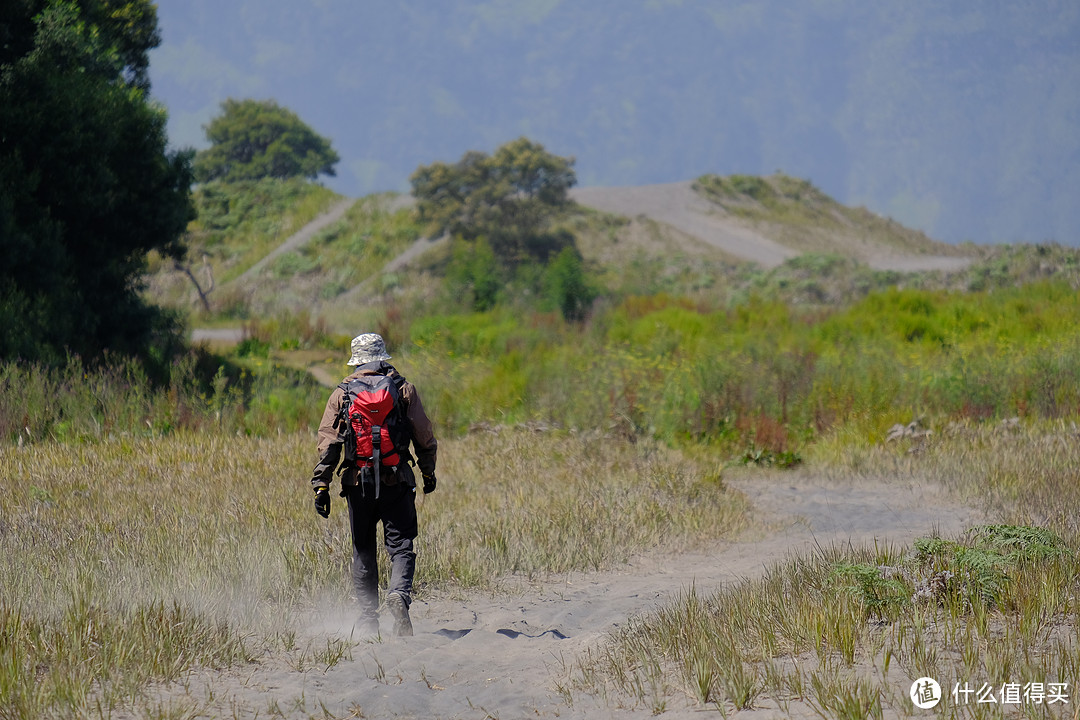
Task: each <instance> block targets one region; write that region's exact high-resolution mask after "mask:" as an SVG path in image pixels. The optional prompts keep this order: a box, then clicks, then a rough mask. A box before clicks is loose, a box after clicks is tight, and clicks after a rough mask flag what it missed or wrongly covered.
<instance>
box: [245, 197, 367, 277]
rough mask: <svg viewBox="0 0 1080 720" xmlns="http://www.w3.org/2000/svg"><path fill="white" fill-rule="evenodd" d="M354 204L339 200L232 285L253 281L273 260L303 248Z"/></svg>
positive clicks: (246, 271) (347, 200)
mask: <svg viewBox="0 0 1080 720" xmlns="http://www.w3.org/2000/svg"><path fill="white" fill-rule="evenodd" d="M355 203H356V200H354V199H352V198H344V199H342V200H339V201H338V202H337V203H335V204H334V205H333V206H331V207H330V209H329V210H327V211H326V212H324V213H322V214H321V215H318V216H316V217H315V218H314V219H313V220H312V221H311V222H309V223H308V224H307V225H305V226H304V227H302V228H300V229H299V230H297V231H296V232H295V233H293V234H292V235H290V236H289V237H288V238H286V239H285V242H283V243H281V244H280V245H278V246H277V247H276V248H274V249H273V250H271V251H270V252H268V253H267V254H266V256H265V257H263V258H261V259H260V260H259V261H258V262H257V263H255V264H254V265H252V266H251V267H249V268H248V269H247V270H245V271H244V272H243V273H242V274H241V275H240V276H239V277H237V278H236V279H235V280H233V282H234V283H237V284H241V283H245V282H247V281H249V280H254V279H255V278H256V277H258V275H259V273H260V272H262V269H263V268H265V267H266V266H267V265H269V264H270V263H272V262H273V261H274V260H275V259H277V258H279V257H281V256H282V255H284V254H285V253H287V252H292V251H293V250H296V249H297V248H300V247H303V246H304V245H307V244H308V243H309V242H311V240H312V238H314V237H315V236H316V235H318V234H319V233H320V232H322V231H323V230H325V229H326V228H328V227H330V226H331V225H333V224H334V223H336V222H337V221H338V220H340V219H341V218H343V217H345V213H346V212H348V210H349V208H351V207H352V206H353V205H354V204H355Z"/></svg>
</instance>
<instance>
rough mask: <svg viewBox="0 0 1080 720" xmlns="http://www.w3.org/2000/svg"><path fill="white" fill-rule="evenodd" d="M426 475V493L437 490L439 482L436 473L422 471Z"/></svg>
mask: <svg viewBox="0 0 1080 720" xmlns="http://www.w3.org/2000/svg"><path fill="white" fill-rule="evenodd" d="M422 474H423V476H424V494H425V495H427V494H428V493H433V492H435V484H436V483H437V482H438V481H437V480H436V479H435V473H433V472H431V473H422Z"/></svg>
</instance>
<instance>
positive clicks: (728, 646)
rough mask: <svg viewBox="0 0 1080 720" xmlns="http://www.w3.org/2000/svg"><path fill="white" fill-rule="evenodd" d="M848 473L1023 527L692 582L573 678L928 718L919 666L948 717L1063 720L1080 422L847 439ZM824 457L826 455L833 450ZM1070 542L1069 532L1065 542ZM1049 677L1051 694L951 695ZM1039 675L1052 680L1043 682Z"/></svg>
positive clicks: (1076, 625)
mask: <svg viewBox="0 0 1080 720" xmlns="http://www.w3.org/2000/svg"><path fill="white" fill-rule="evenodd" d="M830 452H831V453H833V455H832V457H831V458H830V460H831V462H829V465H828V472H830V473H832V474H834V475H835V476H836V477H837V478H838V479H844V478H847V479H849V480H850V481H851V482H853V483H855V482H858V480H859V479H860V477H863V476H869V477H890V478H896V479H907V478H911V479H917V480H918V481H920V482H928V481H929V482H938V483H941V484H943V485H945V486H947V487H950V488H953V489H954V490H955V491H956V492H957V493H959V494H960V495H961V496H962V497H964V498H967V499H968V500H970V501H972V502H978V503H980V504H982V505H984V506H985V508H986V509H987V511H988V512H990V513H991V514H992V516H994V517H996V518H999V519H1000V520H1002V521H1003V522H1007V523H1024V524H1022V525H1004V524H1003V525H993V526H987V527H985V528H974V529H972V530H971V531H969V533H967V534H966V535H964V536H963V537H960V538H947V539H945V538H929V539H926V540H923V541H919V542H917V543H916V544H915V546H914V547H912V548H893V547H886V546H878V547H875V548H844V549H823V550H821V551H820V552H819V553H817V554H815V555H814V556H811V557H804V558H799V559H796V560H794V561H791V562H788V563H786V564H782V565H778V566H776V567H773V568H772V569H770V570H769V571H768V572H767V573H766V574H765V576H764V577H763V578H761V579H757V580H753V581H747V582H744V583H742V584H740V585H738V586H735V587H732V588H729V589H725V590H722V591H720V592H717V593H714V594H712V595H709V596H701V595H699V594H697V593H695V592H694V591H693V590H692V589H691V590H690V591H689V592H687V594H686V595H685V596H684V597H682V598H681V599H680V600H678V601H676V602H674V603H673V604H671V605H670V606H668V607H665V608H662V609H660V610H659V611H657V612H656V613H654V614H652V615H649V616H647V617H644V618H639V619H637V620H636V621H635V622H634V623H633V624H631V625H630V626H629V627H628V628H626V629H625V630H624V631H623V632H621V633H619V634H618V635H617V636H615V637H613V638H611V639H610V641H609V642H608V643H607V644H605V645H603V646H601V647H600V648H599V649H597V650H596V651H594V652H592V653H590V654H589V655H587V656H586V657H584V658H582V659H581V660H580V661H579V663H578V665H577V670H576V672H575V673H574V674H573V676H572V681H573V682H574V683H576V684H577V687H578V688H579V689H584V690H586V691H588V692H591V693H599V694H603V695H607V696H608V697H609V698H610V700H611V702H613V703H615V704H626V705H633V706H637V707H640V706H644V707H651V708H653V709H654V710H657V709H661V708H666V707H669V706H671V705H673V704H675V703H688V704H689V705H691V706H715V707H717V708H719V709H720V710H721V711H723V712H725V713H727V712H729V711H733V710H739V709H743V708H750V707H758V708H772V709H773V710H774V711H778V712H782V713H784V714H788V713H790V712H795V711H796V710H797V711H798V712H800V713H815V714H818V715H821V716H822V717H826V718H833V717H836V718H857V717H882V716H884V715H885V714H886V713H888V714H890V715H896V714H899V715H908V714H911V713H913V712H919V711H917V710H916V709H915V707H914V706H913V705H912V703H911V700H910V699H909V698H908V691H909V689H910V686H911V684H912V682H913V680H915V679H916V678H919V677H922V676H930V677H934V678H937V679H938V680H939V682H940V683H941V685H942V687H943V688H944V695H945V698H944V700H943V702H942V704H941V705H940V706H939V708H938V710H937V712H939V713H940V714H943V715H944V716H946V717H1000V716H1002V709H1004V710H1005V712H1006V714H1008V715H1014V714H1015V715H1019V714H1023V715H1024V716H1026V717H1059V716H1061V714H1062V713H1063V712H1066V713H1067V712H1068V710H1069V709H1071V707H1072V706H1071V705H1069V706H1065V705H1064V704H1063V703H1061V702H1057V703H1053V704H1051V703H1050V702H1049V700H1048V698H1049V694H1050V691H1051V685H1050V684H1051V683H1068V687H1067V688H1066V689H1065V692H1066V694H1068V695H1069V697H1070V702H1075V699H1076V698H1075V682H1076V678H1077V677H1078V676H1080V617H1078V615H1080V603H1078V601H1077V599H1078V597H1080V557H1078V556H1077V553H1076V548H1077V537H1078V525H1077V517H1076V508H1077V507H1080V502H1078V499H1080V497H1078V496H1080V488H1078V487H1077V483H1076V482H1075V477H1076V474H1075V468H1076V467H1077V466H1078V464H1080V448H1078V446H1077V443H1076V432H1075V430H1074V428H1073V427H1072V426H1071V425H1070V426H1063V425H1061V424H1058V425H1047V424H1042V425H1030V426H1022V425H1018V424H1013V423H1008V424H1003V425H995V426H977V427H976V426H953V427H951V428H950V429H949V431H948V432H945V433H939V434H938V435H936V436H934V435H931V436H929V439H927V438H923V439H919V440H915V441H905V442H904V443H902V444H899V445H890V446H877V447H866V448H862V449H860V450H857V451H852V450H851V445H850V444H849V443H843V442H839V441H838V442H837V443H836V444H835V445H834V446H832V447H831V448H829V447H828V446H825V447H823V448H822V449H820V450H819V454H820V455H821V456H828V455H829V454H830ZM817 461H818V462H819V463H820V462H821V457H818V458H817ZM1062 538H1064V539H1062ZM956 683H959V684H960V687H959V689H960V690H961V692H962V691H963V690H964V689H965V688H967V687H968V686H970V687H971V689H973V690H975V691H978V690H979V689H981V687H982V685H983V684H984V683H985V684H987V685H990V686H993V687H995V688H996V691H997V692H998V693H999V695H998V696H999V698H1000V697H1001V696H1000V693H1001V692H1002V690H1003V686H1004V685H1006V684H1010V683H1017V684H1019V685H1020V686H1021V690H1020V691H1019V692H1021V693H1022V692H1023V687H1022V686H1023V685H1024V684H1026V683H1042V688H1043V689H1044V690H1046V692H1047V696H1046V697H1045V698H1044V701H1043V702H1041V703H1036V702H1034V701H1021V702H1019V703H1017V704H1010V705H1007V706H1006V705H1003V704H1001V703H1000V701H999V703H998V704H997V705H989V704H978V703H977V702H976V696H975V695H971V696H968V702H966V703H965V702H964V698H965V696H964V695H962V694H961V695H959V696H958V698H957V699H954V698H953V697H951V693H952V690H953V688H954V686H955V685H956ZM965 683H967V685H965ZM1036 687H1039V686H1038V685H1036Z"/></svg>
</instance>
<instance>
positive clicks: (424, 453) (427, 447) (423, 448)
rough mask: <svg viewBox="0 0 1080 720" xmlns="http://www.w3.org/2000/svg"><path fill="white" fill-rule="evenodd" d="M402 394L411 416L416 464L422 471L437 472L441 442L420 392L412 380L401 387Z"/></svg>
mask: <svg viewBox="0 0 1080 720" xmlns="http://www.w3.org/2000/svg"><path fill="white" fill-rule="evenodd" d="M401 394H402V395H403V396H404V398H405V402H406V404H407V406H408V409H407V410H406V412H405V415H406V417H408V418H409V425H410V426H411V429H412V441H413V449H414V450H415V451H416V464H417V465H418V466H419V467H420V472H421V473H423V474H425V475H426V474H429V473H433V472H435V461H436V456H437V454H438V450H439V443H438V441H437V440H436V439H435V431H434V429H433V428H432V426H431V420H430V419H428V416H427V413H426V412H424V403H423V402H422V401H421V400H420V393H419V392H417V391H416V388H415V387H414V386H413V384H412V383H410V382H405V383H404V384H403V385H402V388H401Z"/></svg>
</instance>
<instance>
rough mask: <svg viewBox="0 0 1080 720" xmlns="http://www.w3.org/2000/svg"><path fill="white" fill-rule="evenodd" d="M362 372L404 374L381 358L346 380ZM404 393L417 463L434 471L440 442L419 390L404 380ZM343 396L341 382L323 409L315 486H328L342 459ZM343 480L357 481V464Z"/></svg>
mask: <svg viewBox="0 0 1080 720" xmlns="http://www.w3.org/2000/svg"><path fill="white" fill-rule="evenodd" d="M360 375H390V376H391V377H401V376H400V374H399V373H398V371H397V370H396V369H394V367H393V366H392V365H389V364H388V363H385V362H382V361H380V362H373V363H368V364H367V365H361V366H359V367H358V368H356V372H354V373H353V374H352V375H349V376H348V377H347V378H345V380H344V381H343V382H348V381H349V380H352V379H353V378H355V377H359V376H360ZM401 396H402V399H403V400H404V403H405V417H406V418H408V420H409V429H410V430H411V433H412V444H413V449H414V450H415V454H416V464H417V465H418V466H419V467H420V472H421V473H424V474H427V473H434V472H435V459H436V453H437V451H438V447H439V443H438V442H437V441H436V440H435V433H434V431H433V430H432V427H431V420H429V419H428V416H427V413H425V412H424V404H423V403H422V402H420V394H419V393H418V392H417V391H416V388H415V387H413V385H412V383H410V382H408V381H407V380H403V383H402V385H401ZM344 398H345V391H344V390H342V389H341V386H340V385H339V386H338V387H336V388H334V391H333V392H332V393H330V398H329V399H328V400H327V401H326V409H325V410H323V416H322V421H321V422H320V423H319V443H318V450H319V463H318V464H317V465H316V466H315V472H314V474H313V476H312V478H311V485H312V487H315V488H319V487H329V486H330V481H331V480H333V477H334V469H335V468H337V466H338V464H339V463H340V461H341V445H342V442H343V441H344V439H345V428H344V427H342V425H341V404H342V401H343V400H344ZM341 484H342V486H343V487H347V486H349V485H355V484H356V469H355V468H346V469H345V470H344V472H343V473H342V475H341Z"/></svg>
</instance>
